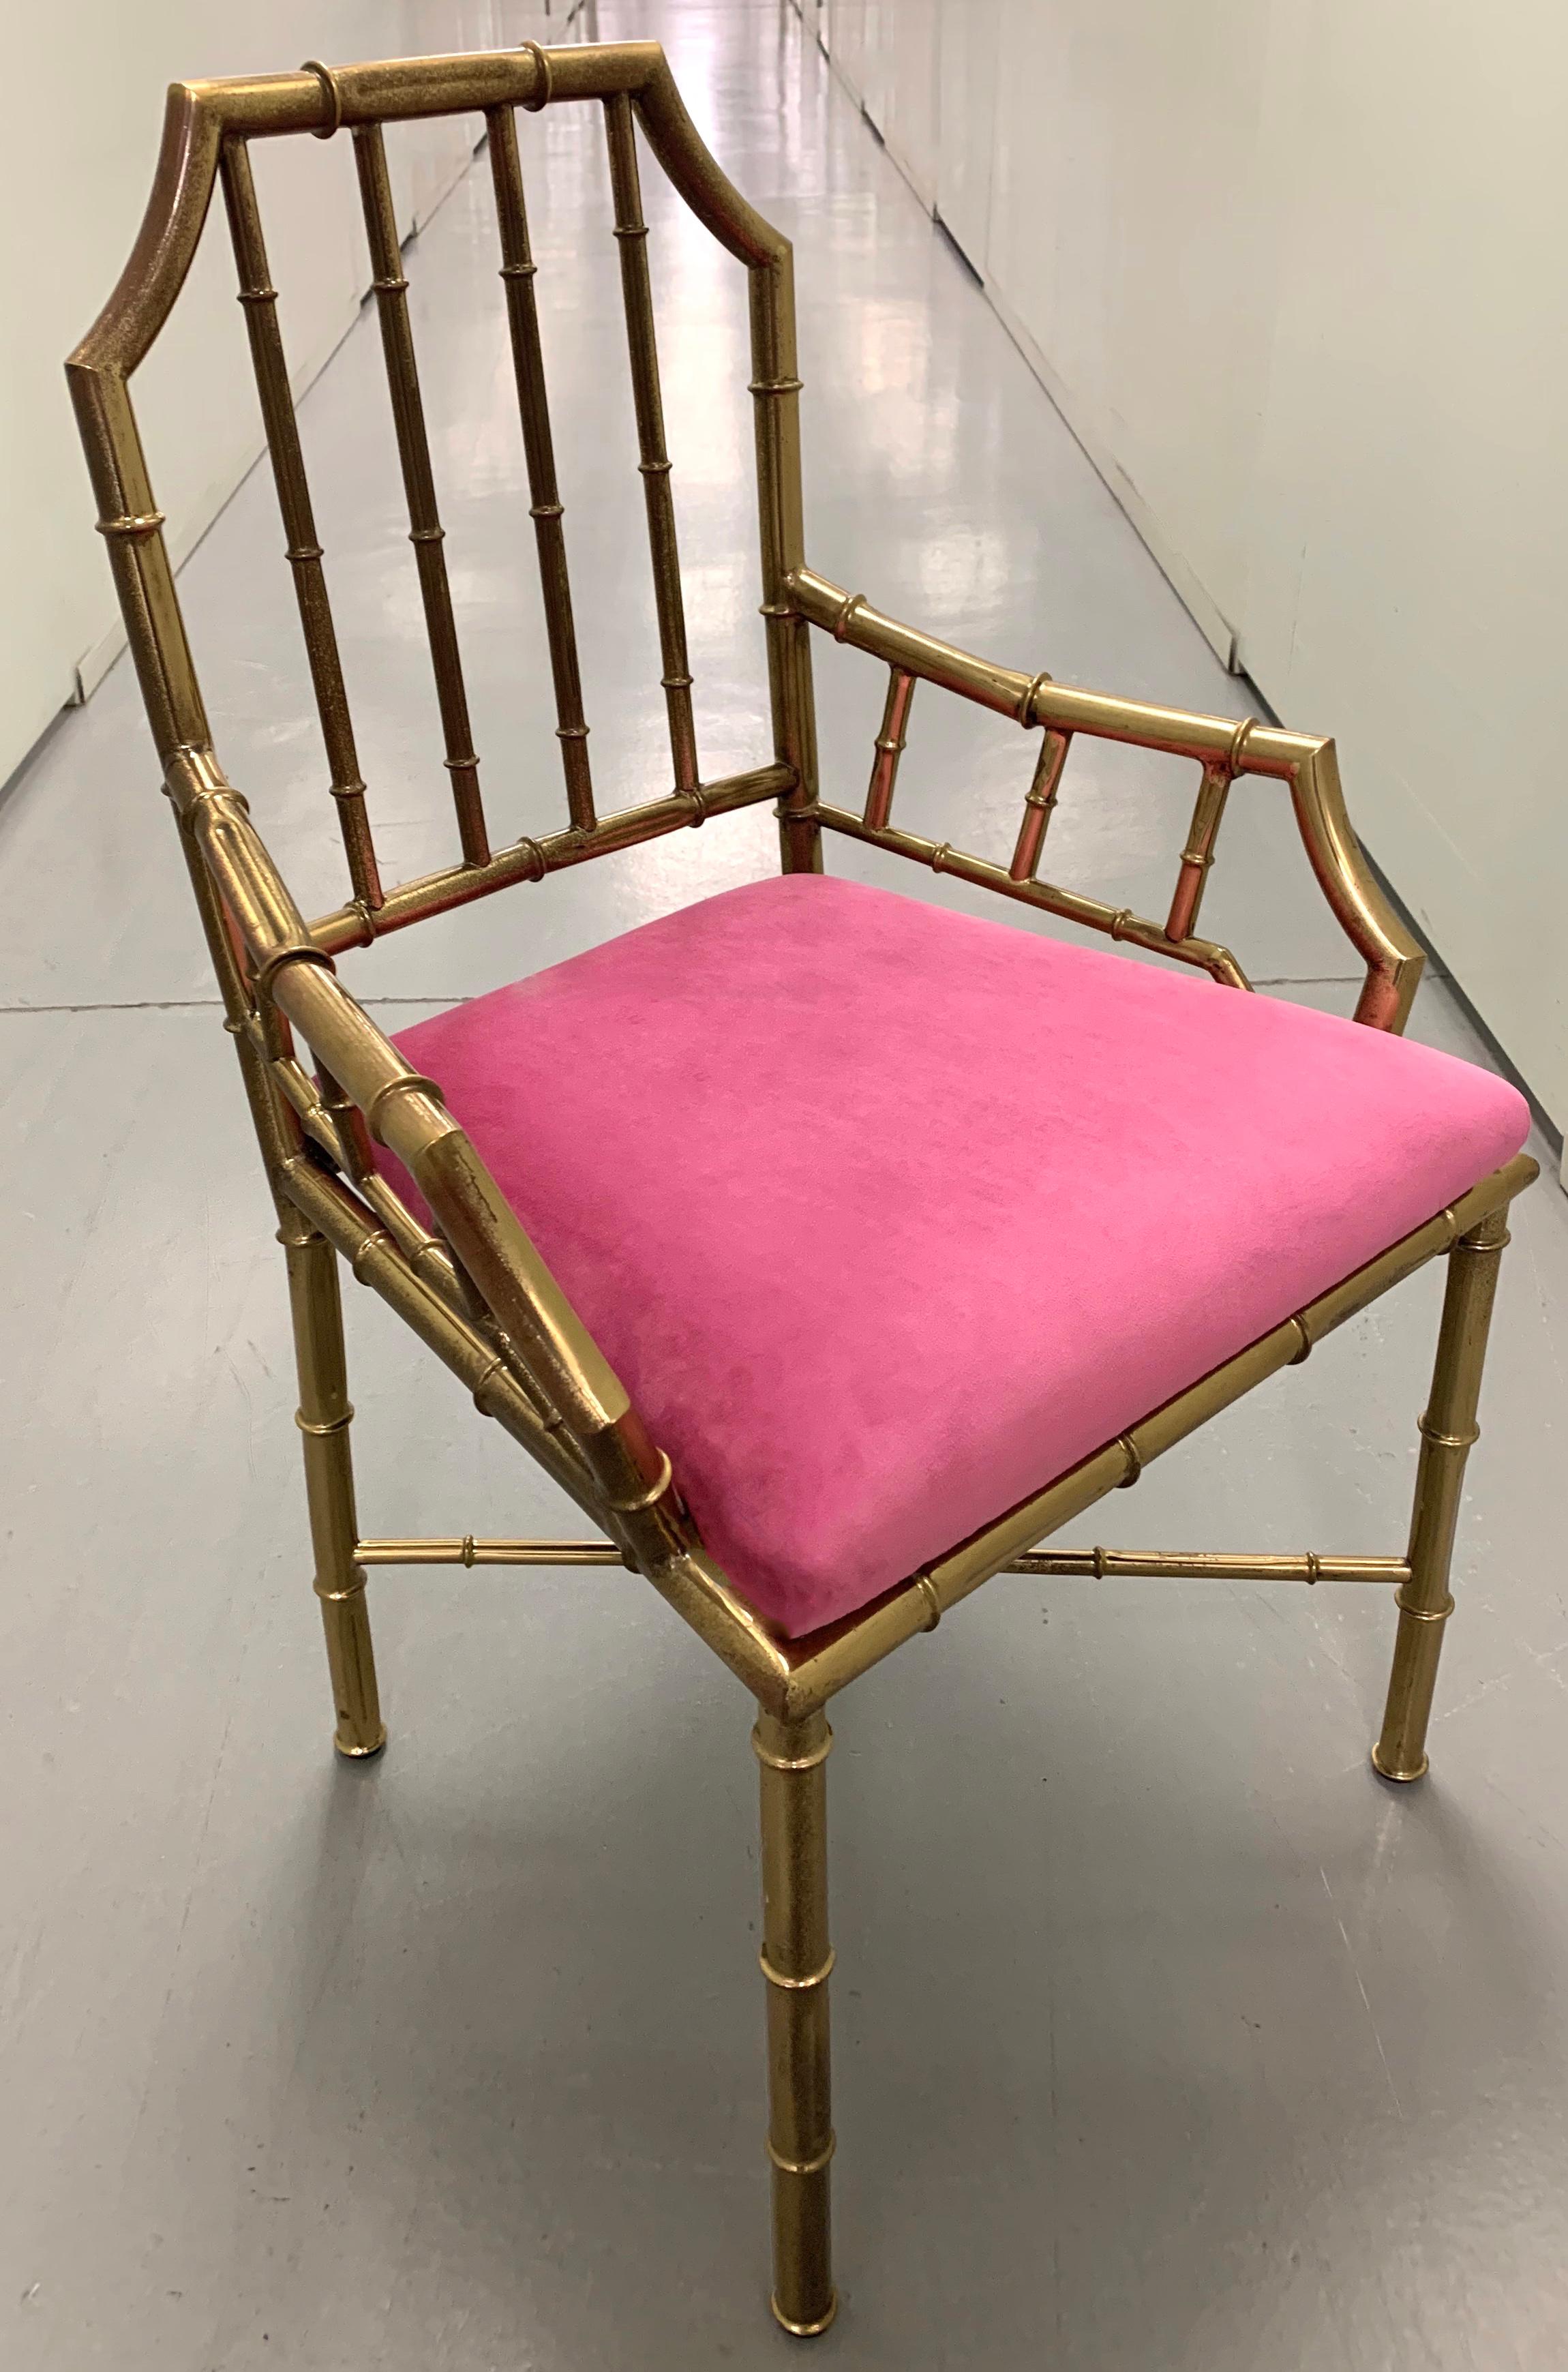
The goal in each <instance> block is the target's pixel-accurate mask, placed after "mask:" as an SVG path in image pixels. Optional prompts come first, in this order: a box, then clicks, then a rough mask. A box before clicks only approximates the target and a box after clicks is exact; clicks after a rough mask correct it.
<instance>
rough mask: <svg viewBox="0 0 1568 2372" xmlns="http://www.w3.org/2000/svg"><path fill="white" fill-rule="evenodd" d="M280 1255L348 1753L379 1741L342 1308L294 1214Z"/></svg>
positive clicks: (327, 1261)
mask: <svg viewBox="0 0 1568 2372" xmlns="http://www.w3.org/2000/svg"><path fill="white" fill-rule="evenodd" d="M280 1240H281V1241H282V1243H283V1247H284V1251H285V1257H286V1259H287V1262H288V1289H289V1300H290V1304H291V1306H292V1308H293V1312H294V1348H295V1357H296V1362H297V1365H298V1369H299V1414H298V1416H297V1418H296V1424H298V1426H299V1432H300V1439H301V1443H302V1446H303V1448H304V1451H305V1495H306V1502H307V1505H308V1507H309V1510H310V1540H311V1545H312V1547H313V1548H314V1550H315V1553H316V1584H315V1587H316V1595H317V1597H318V1598H319V1599H320V1601H321V1622H322V1625H323V1627H324V1629H325V1631H326V1634H327V1667H328V1670H329V1671H330V1673H331V1681H332V1701H333V1703H334V1705H335V1707H336V1709H337V1727H336V1730H335V1732H334V1735H333V1738H332V1743H333V1745H334V1746H335V1747H336V1748H337V1750H338V1752H339V1753H340V1754H343V1755H348V1756H350V1757H353V1758H354V1759H358V1758H361V1757H363V1756H366V1755H371V1754H378V1753H379V1752H380V1750H381V1749H382V1747H383V1746H385V1744H386V1743H387V1732H386V1728H385V1726H384V1724H383V1723H382V1720H381V1704H380V1699H379V1697H378V1695H377V1688H376V1657H375V1652H374V1650H373V1648H372V1646H371V1644H370V1617H369V1615H368V1614H367V1613H366V1607H365V1575H364V1573H363V1571H362V1570H361V1568H360V1566H359V1564H358V1563H357V1562H356V1557H355V1551H356V1548H357V1545H358V1541H359V1526H358V1522H357V1520H356V1518H355V1516H354V1466H353V1462H352V1459H351V1456H350V1452H349V1444H348V1428H349V1424H350V1421H351V1419H352V1418H353V1415H354V1411H353V1409H352V1408H351V1407H350V1406H349V1400H348V1389H347V1382H346V1378H345V1374H344V1367H343V1310H342V1307H341V1305H340V1302H339V1297H338V1264H337V1262H336V1260H335V1259H334V1258H333V1255H332V1250H331V1245H330V1244H329V1243H328V1242H327V1240H326V1238H325V1237H323V1236H319V1235H318V1234H317V1233H316V1231H315V1229H314V1228H313V1227H309V1226H308V1225H306V1224H305V1223H304V1222H303V1221H301V1220H297V1219H296V1221H295V1222H294V1223H293V1225H292V1226H285V1227H284V1228H283V1229H282V1230H281V1231H280Z"/></svg>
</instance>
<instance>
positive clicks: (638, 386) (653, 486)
mask: <svg viewBox="0 0 1568 2372" xmlns="http://www.w3.org/2000/svg"><path fill="white" fill-rule="evenodd" d="M604 117H605V128H606V131H607V133H608V134H609V139H610V191H611V194H612V196H613V198H614V202H615V238H616V243H617V245H618V246H619V248H620V250H621V297H622V300H623V303H624V307H625V312H626V345H627V352H628V355H629V357H630V360H631V366H632V401H633V410H634V411H635V413H636V418H637V453H638V461H637V467H638V469H639V470H640V471H641V472H642V478H643V498H644V506H645V510H646V512H647V517H648V551H649V554H650V557H651V559H652V561H653V570H654V603H655V607H656V610H657V612H658V633H659V655H660V657H661V659H662V661H663V666H664V674H663V679H662V680H663V683H664V697H665V707H666V711H667V713H668V720H669V754H670V760H671V763H672V765H673V767H674V771H675V788H676V789H677V790H678V791H692V790H695V789H696V787H697V735H696V727H695V726H694V724H693V723H692V718H691V661H690V660H689V658H688V657H687V652H686V608H685V602H684V600H683V599H682V595H681V590H680V553H679V547H678V545H677V542H676V535H675V498H674V496H673V495H672V494H671V493H670V486H669V479H670V461H669V454H668V450H667V449H666V446H665V436H664V399H663V397H662V395H661V394H660V391H659V370H658V343H657V339H656V332H655V329H654V298H653V289H652V286H651V285H650V283H649V279H648V227H647V225H646V223H645V221H644V220H643V197H642V190H641V186H640V183H639V180H638V173H637V134H636V126H635V122H634V119H633V113H632V102H631V99H629V98H628V97H627V96H626V94H625V93H624V92H623V91H622V92H618V93H617V94H616V96H615V97H614V98H613V99H606V100H605V102H604Z"/></svg>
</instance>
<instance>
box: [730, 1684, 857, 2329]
mask: <svg viewBox="0 0 1568 2372" xmlns="http://www.w3.org/2000/svg"><path fill="white" fill-rule="evenodd" d="M832 1742H833V1734H832V1732H831V1730H830V1728H829V1727H828V1724H827V1720H826V1717H825V1716H824V1715H822V1714H820V1713H811V1714H807V1715H806V1716H805V1718H804V1719H803V1720H800V1721H781V1720H779V1719H777V1718H776V1717H775V1716H774V1715H772V1714H767V1713H763V1714H760V1715H759V1716H758V1720H757V1726H756V1727H755V1729H753V1731H752V1733H751V1744H752V1748H753V1750H754V1752H755V1753H756V1756H757V1762H758V1767H759V1770H760V1772H761V1814H762V1948H761V1953H760V1955H759V1959H760V1960H761V1970H762V1974H763V1977H764V1978H765V1979H766V1981H767V1987H768V1994H767V2000H768V2157H769V2159H770V2161H771V2162H772V2187H773V2289H772V2308H773V2313H774V2315H775V2316H776V2318H777V2319H778V2320H779V2321H780V2322H781V2323H782V2324H783V2325H784V2329H785V2331H793V2332H794V2333H795V2335H796V2337H797V2338H801V2339H806V2338H811V2337H813V2336H815V2334H816V2333H817V2332H818V2331H826V2330H827V2328H828V2325H829V2324H830V2322H831V2321H832V2320H833V2316H834V2314H835V2313H836V2312H837V2310H838V2296H837V2294H836V2292H835V2291H834V2288H833V2272H832V2246H831V2234H830V2216H829V2186H830V2166H831V2162H832V2156H833V2125H832V2101H831V2076H830V2026H829V2007H828V1979H829V1977H830V1975H831V1973H832V1967H833V1953H832V1947H831V1946H830V1943H829V1941H828V1788H827V1776H828V1774H827V1760H828V1753H829V1750H830V1747H831V1745H832Z"/></svg>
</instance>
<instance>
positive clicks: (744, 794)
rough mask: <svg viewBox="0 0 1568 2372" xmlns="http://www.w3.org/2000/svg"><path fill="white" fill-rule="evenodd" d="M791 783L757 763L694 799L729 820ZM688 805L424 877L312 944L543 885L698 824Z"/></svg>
mask: <svg viewBox="0 0 1568 2372" xmlns="http://www.w3.org/2000/svg"><path fill="white" fill-rule="evenodd" d="M793 782H794V778H793V776H792V775H791V774H790V773H788V772H787V771H786V770H785V769H784V767H783V766H759V767H757V768H756V769H755V770H754V771H753V772H752V773H747V774H731V775H729V776H726V779H725V780H724V781H722V782H718V783H707V784H703V785H700V786H699V789H698V790H697V791H695V792H693V793H692V794H691V800H695V799H699V798H700V800H701V802H702V814H703V816H715V815H729V814H731V813H732V812H733V811H734V810H735V809H736V808H751V807H760V806H761V803H762V801H763V800H764V799H777V798H779V797H781V796H783V795H784V793H785V792H787V791H788V790H790V789H791V788H792V787H793ZM691 800H688V801H686V802H677V801H675V800H672V799H669V798H660V799H651V800H650V801H649V802H648V803H647V805H646V806H645V807H637V808H621V811H620V813H619V814H618V815H612V816H606V817H605V818H604V819H603V820H602V821H601V822H599V823H596V824H594V825H593V826H592V827H591V829H589V830H587V831H579V830H578V829H577V828H576V827H575V826H574V827H573V828H572V829H571V830H570V831H558V832H552V833H549V834H547V836H546V837H545V838H544V839H543V840H519V841H517V842H514V843H513V844H512V846H511V847H509V848H503V849H498V850H497V851H496V853H495V855H494V856H493V857H492V858H491V859H490V861H489V863H488V864H487V865H476V866H463V865H458V866H451V867H450V868H449V869H448V870H447V871H446V872H444V873H427V874H425V875H424V877H423V878H421V879H419V880H417V881H405V882H403V883H402V884H401V886H400V887H399V888H398V889H396V890H389V891H388V892H387V895H386V898H385V899H384V901H382V904H381V906H380V908H379V909H378V910H377V912H376V913H367V912H366V909H365V908H364V907H363V906H360V905H357V904H355V905H348V906H340V907H338V908H337V909H336V910H335V911H334V912H333V913H331V914H323V915H321V916H320V917H319V919H318V920H317V921H316V922H314V923H312V924H311V925H310V938H311V941H312V943H313V945H314V946H316V947H318V948H320V950H321V952H322V953H323V954H324V955H334V956H335V955H343V953H344V952H345V951H346V950H347V949H348V948H364V947H368V946H369V945H370V944H371V941H372V940H373V939H378V938H382V937H384V936H386V935H387V934H388V933H389V932H390V931H401V930H406V929H407V927H408V925H409V924H411V923H421V922H423V921H424V918H425V916H426V915H427V914H447V913H451V911H452V909H453V908H454V907H455V906H466V905H468V904H469V903H470V901H471V900H473V899H475V898H483V897H486V896H488V894H489V893H490V891H491V890H505V889H508V888H510V887H511V885H512V884H513V883H514V882H517V881H542V880H543V879H544V878H545V877H546V875H547V874H551V873H560V872H562V871H563V870H564V868H565V867H566V866H570V865H586V864H587V861H588V859H589V858H590V857H594V856H608V855H611V854H612V853H613V852H614V851H615V850H616V849H619V848H636V847H639V846H640V845H641V844H642V843H643V842H644V841H646V840H658V839H660V838H662V836H663V835H664V833H666V832H667V831H680V830H681V829H682V828H683V827H684V826H685V825H687V824H690V823H691V822H693V821H696V820H699V819H698V818H697V817H696V816H695V815H694V813H693V812H692V808H691Z"/></svg>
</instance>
